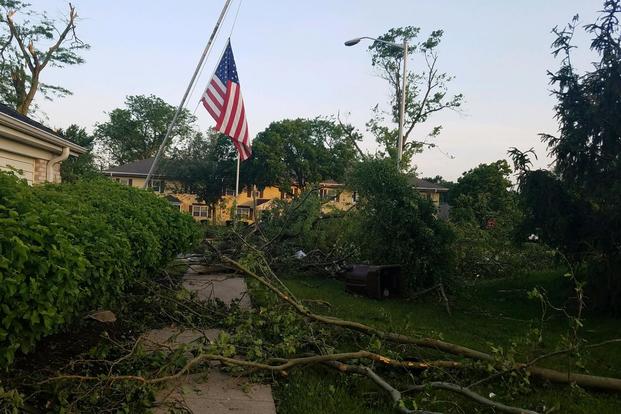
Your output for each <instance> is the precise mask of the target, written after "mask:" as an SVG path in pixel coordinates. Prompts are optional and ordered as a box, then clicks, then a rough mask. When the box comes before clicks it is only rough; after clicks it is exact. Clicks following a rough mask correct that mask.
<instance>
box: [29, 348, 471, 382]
mask: <svg viewBox="0 0 621 414" xmlns="http://www.w3.org/2000/svg"><path fill="white" fill-rule="evenodd" d="M132 352H133V351H132ZM352 359H368V360H371V361H374V362H377V363H381V364H383V365H387V366H393V367H400V368H409V369H415V370H426V369H429V368H445V369H446V368H460V367H461V366H462V364H461V363H459V362H455V361H428V362H414V361H398V360H395V359H392V358H388V357H386V356H383V355H379V354H376V353H373V352H369V351H357V352H344V353H339V354H325V355H312V356H307V357H301V358H292V359H284V360H283V359H280V360H278V361H279V362H281V363H280V364H277V365H271V364H265V363H261V362H253V361H247V360H242V359H236V358H229V357H225V356H222V355H217V354H199V355H197V356H196V357H194V358H192V359H191V360H190V361H188V362H187V363H186V364H185V366H183V368H181V369H180V370H179V371H177V372H176V373H175V374H171V375H167V376H163V377H157V378H146V377H143V376H138V375H116V376H115V375H107V376H84V375H58V376H56V377H51V378H48V379H46V380H44V381H41V382H40V383H39V384H45V383H49V382H54V381H63V380H75V381H102V382H112V381H135V382H141V383H145V384H159V383H163V382H168V381H172V380H176V379H179V378H180V377H182V376H183V375H186V374H188V373H189V372H190V370H191V369H192V368H194V367H195V366H197V365H200V364H201V363H203V362H206V361H219V362H222V363H225V364H230V365H237V366H242V367H247V368H254V369H259V370H265V371H272V372H278V373H280V374H282V375H285V376H286V372H287V371H288V370H289V369H291V368H293V367H296V366H299V365H309V364H317V363H322V362H326V361H347V360H352Z"/></svg>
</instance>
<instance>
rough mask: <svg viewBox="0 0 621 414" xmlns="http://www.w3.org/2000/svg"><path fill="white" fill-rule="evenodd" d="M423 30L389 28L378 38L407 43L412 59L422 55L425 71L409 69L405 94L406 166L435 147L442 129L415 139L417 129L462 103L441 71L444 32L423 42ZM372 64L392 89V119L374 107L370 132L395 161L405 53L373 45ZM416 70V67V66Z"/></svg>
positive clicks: (404, 142) (431, 130)
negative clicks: (428, 149)
mask: <svg viewBox="0 0 621 414" xmlns="http://www.w3.org/2000/svg"><path fill="white" fill-rule="evenodd" d="M419 34H420V28H418V27H413V26H405V27H398V28H393V29H390V30H389V31H388V32H386V33H385V34H383V35H381V36H378V39H379V40H383V41H386V42H393V43H399V44H401V43H403V41H407V43H408V45H409V51H408V53H409V56H410V57H411V58H414V57H415V56H417V55H419V56H422V58H423V61H424V62H425V68H424V69H423V70H422V71H419V72H416V71H414V70H408V84H407V85H408V86H407V93H406V104H405V105H406V106H405V107H406V110H405V119H404V137H403V165H405V166H407V165H409V163H410V160H411V158H412V156H413V155H414V154H415V153H416V152H419V151H421V150H422V148H423V147H424V146H428V147H433V146H435V145H436V144H435V143H433V142H430V141H429V140H430V139H433V138H434V137H436V136H437V135H438V134H439V133H440V130H441V127H440V126H435V127H432V128H430V129H429V130H428V131H427V133H426V134H425V135H424V136H420V133H418V134H419V137H418V138H416V139H412V134H413V133H414V131H415V129H416V127H417V126H419V125H421V124H423V123H425V122H426V121H428V120H429V119H430V118H431V116H432V115H433V114H434V113H437V112H440V111H442V110H445V109H457V108H459V107H460V106H461V104H462V101H463V95H462V94H455V95H451V94H450V93H449V91H448V84H449V82H450V81H451V80H452V79H453V77H452V76H450V75H448V74H447V73H444V72H440V70H439V68H438V58H439V56H438V47H439V45H440V42H441V40H442V35H443V31H442V30H434V31H433V32H431V34H430V35H429V36H428V37H427V38H426V39H423V40H420V39H419ZM369 51H370V52H371V64H372V65H373V67H374V68H375V69H376V70H377V71H378V75H379V76H380V77H381V78H382V79H385V80H386V81H387V82H388V85H389V88H390V111H389V113H388V116H389V118H388V119H386V114H385V113H384V112H383V111H382V110H381V109H380V107H379V105H378V106H376V107H375V109H374V113H375V116H374V118H373V119H371V120H370V121H369V122H368V123H367V127H368V129H369V130H370V131H371V133H373V135H375V138H376V140H377V142H378V143H379V144H380V145H381V146H382V148H383V152H384V153H386V154H388V155H389V156H391V157H392V158H394V159H396V155H397V140H398V135H399V133H398V132H399V130H398V128H397V127H395V124H397V125H398V123H399V105H400V102H401V96H402V90H401V89H402V69H401V68H402V66H403V51H402V50H401V49H399V48H396V47H394V46H391V45H387V44H385V43H381V42H373V44H371V46H369ZM414 68H415V69H416V66H415V67H414Z"/></svg>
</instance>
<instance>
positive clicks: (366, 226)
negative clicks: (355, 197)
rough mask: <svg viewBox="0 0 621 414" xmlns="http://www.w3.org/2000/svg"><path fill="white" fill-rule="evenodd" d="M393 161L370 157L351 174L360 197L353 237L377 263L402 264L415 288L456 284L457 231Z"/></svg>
mask: <svg viewBox="0 0 621 414" xmlns="http://www.w3.org/2000/svg"><path fill="white" fill-rule="evenodd" d="M393 164H394V163H393V162H392V161H391V160H381V159H374V160H369V161H365V162H361V163H360V164H358V166H357V167H356V168H355V169H354V171H353V173H352V174H351V177H350V180H349V181H350V185H351V187H352V189H353V190H354V191H356V192H358V194H359V195H360V201H359V202H358V205H357V210H358V214H357V216H356V217H357V221H358V223H357V225H356V227H357V231H355V235H354V238H353V239H352V241H355V242H356V243H358V244H359V246H360V251H361V256H362V257H364V258H365V259H367V260H369V261H370V262H372V263H374V264H401V265H402V266H403V273H404V274H405V275H406V277H407V280H408V285H409V287H410V288H413V289H415V288H421V287H427V286H431V285H433V284H435V283H438V282H443V283H447V282H450V280H449V279H450V278H451V276H452V275H453V274H454V263H455V260H454V253H453V239H454V235H453V231H452V230H451V227H450V225H449V224H448V223H445V222H444V221H442V220H439V219H437V218H436V209H435V207H434V206H433V204H432V203H431V202H430V201H428V200H425V199H423V198H422V197H421V196H420V195H419V194H418V192H417V191H416V190H415V189H414V188H413V187H412V186H411V185H410V183H409V182H408V179H407V177H406V176H405V175H403V174H401V173H400V172H399V171H398V170H397V167H396V166H395V165H393Z"/></svg>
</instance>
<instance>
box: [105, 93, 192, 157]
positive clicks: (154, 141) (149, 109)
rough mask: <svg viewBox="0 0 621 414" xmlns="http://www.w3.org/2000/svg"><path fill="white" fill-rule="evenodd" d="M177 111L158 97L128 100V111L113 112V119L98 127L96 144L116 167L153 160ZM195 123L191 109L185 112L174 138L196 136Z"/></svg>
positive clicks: (141, 96) (130, 97) (178, 120)
mask: <svg viewBox="0 0 621 414" xmlns="http://www.w3.org/2000/svg"><path fill="white" fill-rule="evenodd" d="M175 111H176V108H175V107H174V106H172V105H169V104H168V103H166V102H165V101H164V100H163V99H161V98H158V97H157V96H155V95H149V96H146V95H134V96H128V97H127V99H126V100H125V108H116V109H114V110H112V111H111V112H110V113H109V117H110V119H109V120H108V121H107V122H104V123H101V124H98V125H97V126H96V128H95V133H94V134H95V138H96V141H97V142H98V143H99V144H100V145H101V146H102V147H103V149H104V150H105V151H107V152H108V153H109V154H110V156H111V157H112V161H113V162H115V163H119V164H125V163H128V162H130V161H135V160H141V159H145V158H150V157H153V156H155V154H156V152H157V150H158V148H159V146H160V144H161V143H162V141H163V140H164V136H165V135H166V131H167V129H168V125H169V124H170V122H171V121H172V118H173V116H174V114H175ZM195 120H196V117H194V116H193V115H192V114H191V113H190V111H188V110H187V109H186V110H183V111H181V113H180V114H179V117H178V118H177V121H176V123H175V127H174V128H173V130H172V134H171V137H179V138H180V139H181V140H184V139H188V138H190V137H191V136H193V135H194V134H195V133H196V131H195V127H194V125H193V123H194V121H195Z"/></svg>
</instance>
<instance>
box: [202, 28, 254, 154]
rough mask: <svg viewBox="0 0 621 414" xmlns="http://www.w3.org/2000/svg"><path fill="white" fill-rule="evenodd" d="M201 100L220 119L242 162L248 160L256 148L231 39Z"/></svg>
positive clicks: (219, 122)
mask: <svg viewBox="0 0 621 414" xmlns="http://www.w3.org/2000/svg"><path fill="white" fill-rule="evenodd" d="M201 101H202V102H203V106H204V107H205V109H207V112H209V113H210V114H211V116H212V117H213V119H214V120H215V121H216V129H217V130H218V131H220V132H222V133H223V134H226V135H228V136H229V137H231V139H232V140H233V144H235V147H236V148H237V152H238V153H239V159H240V160H242V161H244V160H246V159H248V158H249V157H250V155H251V154H252V149H251V148H250V138H249V136H248V123H247V122H246V111H245V109H244V100H243V99H242V96H241V91H240V87H239V77H238V76H237V67H236V66H235V59H234V58H233V49H231V41H230V40H229V42H228V44H227V45H226V49H225V50H224V54H223V55H222V59H220V63H219V64H218V68H217V69H216V72H215V73H214V75H213V77H212V78H211V80H210V81H209V85H207V89H205V92H204V93H203V97H202V98H201Z"/></svg>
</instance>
